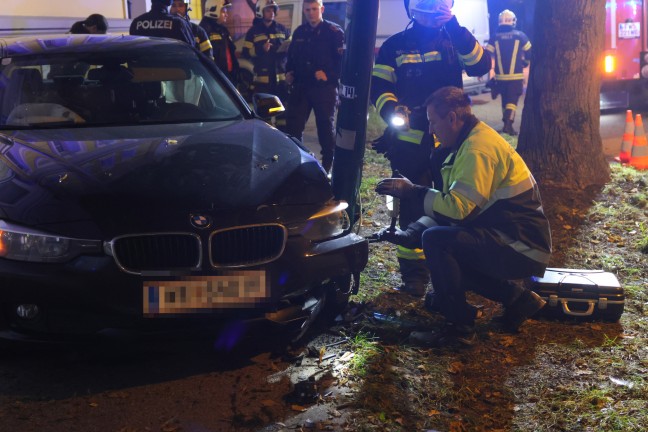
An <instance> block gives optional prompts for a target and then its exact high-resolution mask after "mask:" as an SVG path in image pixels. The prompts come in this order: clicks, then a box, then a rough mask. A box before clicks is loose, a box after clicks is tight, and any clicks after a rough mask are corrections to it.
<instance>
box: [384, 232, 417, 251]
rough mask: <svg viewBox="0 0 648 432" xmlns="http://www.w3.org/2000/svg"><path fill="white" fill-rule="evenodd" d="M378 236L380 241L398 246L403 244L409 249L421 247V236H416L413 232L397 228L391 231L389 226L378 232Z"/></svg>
mask: <svg viewBox="0 0 648 432" xmlns="http://www.w3.org/2000/svg"><path fill="white" fill-rule="evenodd" d="M376 238H377V239H378V240H380V241H386V242H389V243H393V244H395V245H398V246H403V247H406V248H408V249H415V248H420V247H421V237H420V236H419V237H418V238H416V237H415V236H414V235H413V233H411V232H409V231H403V230H400V229H398V228H396V229H395V230H394V231H390V229H389V228H383V229H381V230H380V231H378V233H377V234H376Z"/></svg>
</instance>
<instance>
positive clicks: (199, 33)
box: [187, 18, 214, 59]
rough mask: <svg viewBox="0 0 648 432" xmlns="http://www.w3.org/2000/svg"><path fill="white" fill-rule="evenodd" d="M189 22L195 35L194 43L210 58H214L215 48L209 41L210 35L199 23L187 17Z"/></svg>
mask: <svg viewBox="0 0 648 432" xmlns="http://www.w3.org/2000/svg"><path fill="white" fill-rule="evenodd" d="M187 22H188V23H189V25H190V26H191V32H192V33H193V35H194V41H195V42H196V43H195V44H194V45H195V46H196V48H198V51H200V52H201V53H203V54H205V55H206V56H207V57H209V58H210V59H213V58H214V50H213V49H212V44H211V42H210V41H209V35H208V34H207V32H206V31H205V29H204V28H202V27H200V26H199V25H198V24H195V23H192V22H191V21H189V19H188V18H187Z"/></svg>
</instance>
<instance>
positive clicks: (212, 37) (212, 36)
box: [209, 33, 223, 41]
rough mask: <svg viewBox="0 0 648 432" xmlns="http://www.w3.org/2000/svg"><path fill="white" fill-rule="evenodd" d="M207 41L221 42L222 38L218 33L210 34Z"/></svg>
mask: <svg viewBox="0 0 648 432" xmlns="http://www.w3.org/2000/svg"><path fill="white" fill-rule="evenodd" d="M209 40H213V41H219V40H223V36H221V35H219V34H218V33H212V34H210V35H209Z"/></svg>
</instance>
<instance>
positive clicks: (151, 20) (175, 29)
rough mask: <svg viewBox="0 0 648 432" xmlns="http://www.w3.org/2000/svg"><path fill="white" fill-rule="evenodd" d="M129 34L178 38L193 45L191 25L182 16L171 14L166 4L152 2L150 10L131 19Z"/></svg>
mask: <svg viewBox="0 0 648 432" xmlns="http://www.w3.org/2000/svg"><path fill="white" fill-rule="evenodd" d="M130 34H132V35H137V36H156V37H165V38H171V39H178V40H181V41H183V42H186V43H188V44H189V45H191V46H194V37H193V33H192V32H191V27H190V26H189V24H188V23H187V21H185V20H184V19H183V18H180V17H178V16H175V15H171V14H170V13H169V12H168V11H167V6H164V5H163V4H161V3H156V2H153V4H152V6H151V10H150V11H149V12H146V13H144V14H142V15H140V16H138V17H137V18H135V19H134V20H133V22H132V23H131V26H130Z"/></svg>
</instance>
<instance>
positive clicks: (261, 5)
mask: <svg viewBox="0 0 648 432" xmlns="http://www.w3.org/2000/svg"><path fill="white" fill-rule="evenodd" d="M269 7H271V8H274V11H275V15H276V14H277V12H279V5H278V4H277V2H276V1H275V0H258V1H257V4H256V17H257V18H261V19H263V11H264V10H265V9H266V8H269Z"/></svg>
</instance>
